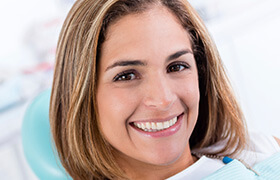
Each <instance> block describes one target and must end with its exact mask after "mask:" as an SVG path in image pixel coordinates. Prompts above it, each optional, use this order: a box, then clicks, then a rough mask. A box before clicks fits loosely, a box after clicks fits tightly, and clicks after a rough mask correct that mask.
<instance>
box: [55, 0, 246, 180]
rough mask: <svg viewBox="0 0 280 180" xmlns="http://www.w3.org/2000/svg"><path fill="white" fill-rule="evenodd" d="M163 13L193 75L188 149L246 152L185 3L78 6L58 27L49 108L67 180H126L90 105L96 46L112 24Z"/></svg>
mask: <svg viewBox="0 0 280 180" xmlns="http://www.w3.org/2000/svg"><path fill="white" fill-rule="evenodd" d="M156 6H163V7H166V8H167V9H168V10H169V11H170V12H172V13H173V14H174V15H175V16H176V17H177V18H178V20H179V21H180V22H181V24H182V26H183V27H184V28H185V29H186V31H187V32H188V33H189V34H190V37H191V41H192V48H193V51H194V57H195V60H196V64H197V67H198V75H199V88H200V104H199V116H198V120H197V124H196V126H195V129H194V131H193V132H192V135H191V137H190V140H189V141H190V148H191V149H201V148H204V147H208V146H211V145H213V144H215V143H217V142H220V141H225V146H224V147H223V148H221V149H219V150H218V151H216V152H209V153H212V154H213V153H214V154H225V155H234V154H236V153H238V152H239V151H240V150H242V149H243V148H244V146H245V144H246V135H247V131H246V126H245V123H244V120H243V115H242V112H241V110H240V107H239V105H238V103H237V101H236V98H235V97H234V94H233V92H232V89H231V86H230V83H229V80H228V78H227V76H226V73H225V71H224V68H223V64H222V62H221V59H220V56H219V54H218V51H217V48H216V46H215V44H214V43H213V41H212V40H211V38H210V36H209V33H208V31H207V29H206V28H205V25H204V24H203V22H202V20H201V19H200V17H199V16H198V14H197V13H196V11H195V10H194V9H193V8H192V7H191V5H190V4H189V3H188V2H187V1H186V0H172V1H170V0H77V1H76V2H75V4H74V5H73V7H72V9H71V10H70V12H69V14H68V16H67V18H66V20H65V22H64V25H63V27H62V30H61V33H60V37H59V41H58V45H57V54H56V65H55V72H54V80H53V86H52V95H51V104H50V123H51V129H52V136H53V140H54V142H55V146H56V149H57V151H58V154H59V157H60V160H61V162H62V164H63V166H64V168H65V169H66V171H67V172H68V173H69V175H70V176H72V177H73V178H74V179H126V178H127V177H126V175H125V174H124V172H123V171H122V169H121V168H120V167H119V165H118V164H117V163H116V161H115V158H114V156H113V154H112V153H111V152H112V147H111V146H110V144H109V143H108V142H107V141H106V140H105V139H104V137H103V136H102V132H101V130H100V123H99V121H98V109H97V102H96V89H97V80H98V77H97V74H98V73H97V71H98V68H97V67H98V61H99V55H100V47H101V44H102V43H103V42H104V41H105V40H106V30H107V28H108V26H110V25H111V24H112V23H116V22H117V21H118V20H119V19H120V18H122V17H124V16H126V15H128V14H137V13H142V12H145V11H147V10H149V8H153V7H156Z"/></svg>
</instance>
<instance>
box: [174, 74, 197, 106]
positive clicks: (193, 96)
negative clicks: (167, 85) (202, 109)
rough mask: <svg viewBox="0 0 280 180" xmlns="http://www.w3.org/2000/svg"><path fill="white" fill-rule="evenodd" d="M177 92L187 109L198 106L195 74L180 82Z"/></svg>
mask: <svg viewBox="0 0 280 180" xmlns="http://www.w3.org/2000/svg"><path fill="white" fill-rule="evenodd" d="M178 94H179V96H180V99H181V100H182V101H183V102H184V104H185V105H186V106H187V108H188V109H193V108H194V109H196V108H198V105H199V99H200V92H199V84H198V80H197V78H196V76H194V77H193V78H189V79H187V80H186V81H185V82H184V83H181V88H178Z"/></svg>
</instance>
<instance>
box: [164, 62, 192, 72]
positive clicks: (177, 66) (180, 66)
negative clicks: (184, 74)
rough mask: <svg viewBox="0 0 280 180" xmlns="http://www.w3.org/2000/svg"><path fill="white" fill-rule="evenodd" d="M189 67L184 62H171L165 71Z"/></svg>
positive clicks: (176, 70) (175, 70) (178, 70)
mask: <svg viewBox="0 0 280 180" xmlns="http://www.w3.org/2000/svg"><path fill="white" fill-rule="evenodd" d="M187 68H189V66H188V65H186V64H171V65H170V66H168V67H167V72H168V73H170V72H180V71H183V70H185V69H187Z"/></svg>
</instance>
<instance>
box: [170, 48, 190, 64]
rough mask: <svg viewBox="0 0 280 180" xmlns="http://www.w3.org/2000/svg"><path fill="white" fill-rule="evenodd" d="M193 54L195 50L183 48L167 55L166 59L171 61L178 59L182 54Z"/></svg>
mask: <svg viewBox="0 0 280 180" xmlns="http://www.w3.org/2000/svg"><path fill="white" fill-rule="evenodd" d="M189 53H190V54H193V52H192V51H191V50H190V49H184V50H181V51H178V52H176V53H174V54H171V55H170V56H168V57H167V59H166V61H167V62H168V61H171V60H173V59H177V58H179V57H180V56H183V55H185V54H189Z"/></svg>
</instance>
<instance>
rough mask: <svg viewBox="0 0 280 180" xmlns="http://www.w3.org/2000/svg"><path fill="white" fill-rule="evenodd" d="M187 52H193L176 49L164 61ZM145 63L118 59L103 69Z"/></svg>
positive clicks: (143, 63)
mask: <svg viewBox="0 0 280 180" xmlns="http://www.w3.org/2000/svg"><path fill="white" fill-rule="evenodd" d="M188 53H190V54H193V52H192V51H191V50H189V49H184V50H181V51H178V52H176V53H174V54H171V55H170V56H168V57H167V58H166V62H168V61H171V60H174V59H177V58H179V57H180V56H182V55H185V54H188ZM145 65H147V63H145V62H143V61H141V60H120V61H117V62H115V63H114V64H112V65H110V66H108V67H107V68H106V70H105V71H108V70H109V69H112V68H114V67H117V66H145Z"/></svg>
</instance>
